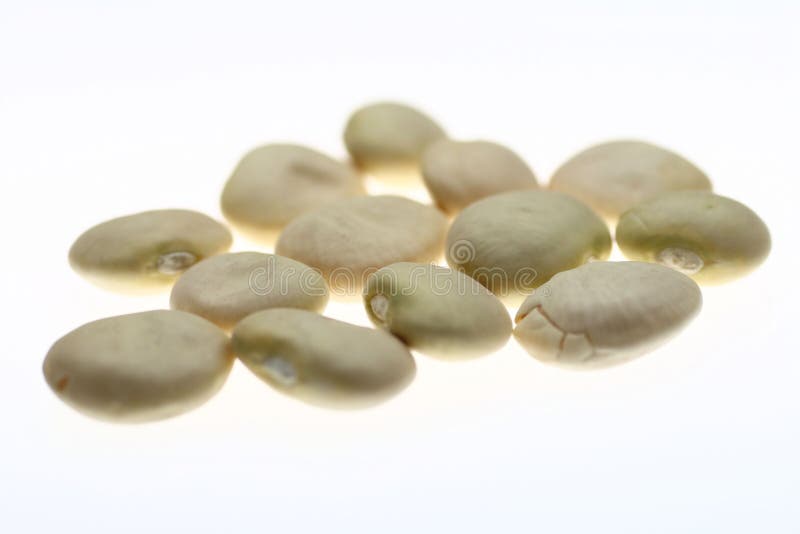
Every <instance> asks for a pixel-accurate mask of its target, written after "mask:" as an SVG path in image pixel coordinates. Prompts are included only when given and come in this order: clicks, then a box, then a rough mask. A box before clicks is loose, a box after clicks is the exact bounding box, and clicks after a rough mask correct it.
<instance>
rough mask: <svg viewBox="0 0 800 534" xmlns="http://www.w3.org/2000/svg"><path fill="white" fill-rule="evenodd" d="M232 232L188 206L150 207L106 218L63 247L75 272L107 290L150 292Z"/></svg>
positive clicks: (215, 249) (218, 248) (223, 245)
mask: <svg viewBox="0 0 800 534" xmlns="http://www.w3.org/2000/svg"><path fill="white" fill-rule="evenodd" d="M232 241H233V237H232V236H231V233H230V232H229V231H228V229H227V228H225V227H224V226H223V225H222V224H220V223H218V222H217V221H215V220H214V219H212V218H210V217H208V216H206V215H203V214H202V213H198V212H196V211H189V210H174V209H170V210H154V211H145V212H142V213H137V214H134V215H128V216H125V217H119V218H117V219H111V220H110V221H106V222H104V223H101V224H98V225H97V226H95V227H93V228H90V229H89V230H87V231H86V232H84V233H83V234H82V235H81V236H80V237H79V238H78V239H77V240H76V241H75V243H74V244H73V245H72V248H71V249H70V251H69V262H70V264H71V265H72V268H73V269H75V271H76V272H78V273H79V274H81V275H82V276H84V277H85V278H87V279H89V280H90V281H91V282H93V283H95V284H97V285H99V286H101V287H105V288H107V289H111V290H115V291H122V292H131V293H139V292H152V291H157V290H163V289H165V288H166V287H168V286H169V285H170V284H171V283H172V282H174V281H175V279H176V278H177V277H178V276H179V275H180V274H181V273H182V272H183V271H185V270H186V269H188V268H189V267H191V266H192V265H194V264H195V263H197V262H198V261H200V260H202V259H204V258H207V257H209V256H213V255H215V254H220V253H222V252H225V251H226V250H228V248H230V246H231V243H232Z"/></svg>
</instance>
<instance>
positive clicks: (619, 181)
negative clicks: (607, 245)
mask: <svg viewBox="0 0 800 534" xmlns="http://www.w3.org/2000/svg"><path fill="white" fill-rule="evenodd" d="M550 188H551V189H553V190H554V191H561V192H563V193H567V194H569V195H572V196H574V197H575V198H577V199H578V200H580V201H581V202H583V203H585V204H586V205H588V206H590V207H591V208H592V209H594V210H595V211H597V213H599V214H600V215H602V216H603V217H605V218H607V219H609V220H612V221H615V220H616V219H617V218H618V217H619V216H620V215H621V214H622V213H623V212H624V211H626V210H628V209H630V208H632V207H633V206H635V205H636V204H638V203H640V202H642V201H644V200H647V199H648V198H651V197H653V196H655V195H658V194H660V193H664V192H666V191H680V190H685V189H689V190H702V191H710V190H711V182H710V181H709V179H708V177H707V176H706V175H705V174H704V173H703V171H701V170H700V169H698V168H697V167H696V166H695V165H693V164H692V163H690V162H689V161H687V160H686V159H684V158H683V157H681V156H679V155H678V154H676V153H674V152H671V151H669V150H667V149H664V148H661V147H658V146H656V145H652V144H650V143H644V142H642V141H612V142H609V143H603V144H600V145H596V146H593V147H591V148H588V149H586V150H584V151H583V152H580V153H578V154H577V155H575V156H573V157H572V158H571V159H570V160H569V161H567V162H566V163H564V164H563V165H562V166H561V167H560V168H559V169H558V170H557V171H556V172H555V174H554V175H553V177H552V179H551V180H550Z"/></svg>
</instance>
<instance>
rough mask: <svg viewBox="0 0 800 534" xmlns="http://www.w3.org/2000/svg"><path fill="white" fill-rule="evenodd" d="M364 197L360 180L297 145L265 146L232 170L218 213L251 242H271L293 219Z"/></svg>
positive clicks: (341, 166)
mask: <svg viewBox="0 0 800 534" xmlns="http://www.w3.org/2000/svg"><path fill="white" fill-rule="evenodd" d="M364 193H365V190H364V185H363V183H362V181H361V177H360V176H359V175H358V173H357V172H356V171H355V169H352V168H351V167H350V166H348V165H346V164H344V163H341V162H339V161H336V160H334V159H332V158H330V157H328V156H326V155H325V154H322V153H320V152H317V151H316V150H312V149H310V148H307V147H304V146H300V145H288V144H273V145H265V146H261V147H258V148H256V149H254V150H251V151H250V152H248V153H247V154H246V155H245V156H244V158H242V160H241V161H240V162H239V164H238V165H237V166H236V169H235V170H234V171H233V174H232V175H231V177H230V178H229V179H228V182H227V183H226V184H225V188H224V190H223V191H222V212H223V213H224V215H225V217H226V218H227V219H228V220H229V221H231V222H232V223H233V224H234V225H235V226H236V228H237V229H239V230H241V231H242V232H244V233H245V234H246V235H247V236H248V237H250V238H251V239H254V240H257V241H261V242H266V243H273V242H274V240H275V238H276V237H277V235H278V233H279V232H280V230H281V229H282V228H283V227H284V226H286V224H287V223H288V222H289V221H291V220H292V219H294V218H295V217H297V216H298V215H302V214H303V213H307V212H309V211H312V210H314V209H316V208H319V207H320V206H324V205H325V204H328V203H330V202H333V201H337V200H341V199H344V198H348V197H351V196H357V195H363V194H364Z"/></svg>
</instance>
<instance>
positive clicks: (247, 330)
mask: <svg viewBox="0 0 800 534" xmlns="http://www.w3.org/2000/svg"><path fill="white" fill-rule="evenodd" d="M232 339H233V350H234V353H235V354H236V356H237V357H238V358H239V359H240V360H241V361H242V362H243V363H244V364H245V365H246V366H247V367H248V368H249V369H250V370H251V371H252V372H253V373H255V375H256V376H258V377H259V378H261V379H262V380H264V381H265V382H266V383H267V384H269V385H270V386H272V387H274V388H275V389H277V390H278V391H281V392H282V393H285V394H287V395H289V396H292V397H295V398H297V399H299V400H302V401H304V402H307V403H309V404H314V405H318V406H322V407H327V408H364V407H368V406H372V405H375V404H378V403H380V402H383V401H385V400H387V399H388V398H389V397H392V396H394V395H396V394H397V393H399V392H400V391H401V390H402V389H404V388H405V387H406V386H407V385H408V384H409V383H410V382H411V380H412V379H413V378H414V375H415V373H416V365H415V364H414V359H413V358H412V356H411V354H410V353H409V352H408V349H406V347H405V346H404V345H403V344H402V343H401V342H400V341H399V340H398V339H396V338H395V337H394V336H392V335H390V334H388V333H386V332H384V331H382V330H375V329H372V328H364V327H361V326H355V325H351V324H348V323H344V322H342V321H337V320H334V319H329V318H327V317H323V316H321V315H318V314H316V313H313V312H309V311H304V310H296V309H288V308H287V309H272V310H265V311H261V312H257V313H254V314H253V315H251V316H249V317H247V318H246V319H244V320H243V321H241V322H240V323H239V324H238V325H236V328H234V330H233V338H232Z"/></svg>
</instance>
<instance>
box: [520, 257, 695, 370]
mask: <svg viewBox="0 0 800 534" xmlns="http://www.w3.org/2000/svg"><path fill="white" fill-rule="evenodd" d="M702 302H703V299H702V295H701V294H700V288H699V287H697V284H696V283H695V282H693V281H692V279H691V278H689V277H688V276H685V275H683V274H681V273H679V272H677V271H675V270H673V269H669V268H667V267H663V266H661V265H656V264H652V263H642V262H605V261H599V262H593V263H589V264H586V265H583V266H581V267H578V268H576V269H572V270H570V271H564V272H562V273H559V274H557V275H555V276H554V277H553V278H552V279H551V280H550V281H549V282H547V283H546V284H544V285H543V286H541V287H539V288H538V289H537V290H536V291H535V292H534V293H533V294H532V295H531V296H529V297H528V298H527V299H525V302H523V304H522V306H521V307H520V309H519V311H518V312H517V316H516V322H517V326H516V328H515V329H514V337H516V339H517V340H518V341H519V342H520V344H521V345H522V346H523V347H524V348H525V349H526V350H527V351H528V352H529V353H530V354H531V355H532V356H533V357H535V358H536V359H538V360H540V361H543V362H545V363H552V364H557V365H563V366H566V367H575V368H596V367H608V366H612V365H617V364H620V363H624V362H626V361H628V360H630V359H632V358H635V357H637V356H640V355H642V354H645V353H647V352H649V351H651V350H653V349H654V348H656V347H658V346H659V345H661V344H662V343H664V342H665V341H666V340H667V339H669V338H670V337H672V336H673V335H675V334H676V333H677V332H678V331H680V330H681V329H682V328H683V327H684V326H686V324H688V323H689V322H690V321H691V320H692V319H693V318H694V317H695V316H696V315H697V314H698V313H699V311H700V308H701V307H702Z"/></svg>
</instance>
